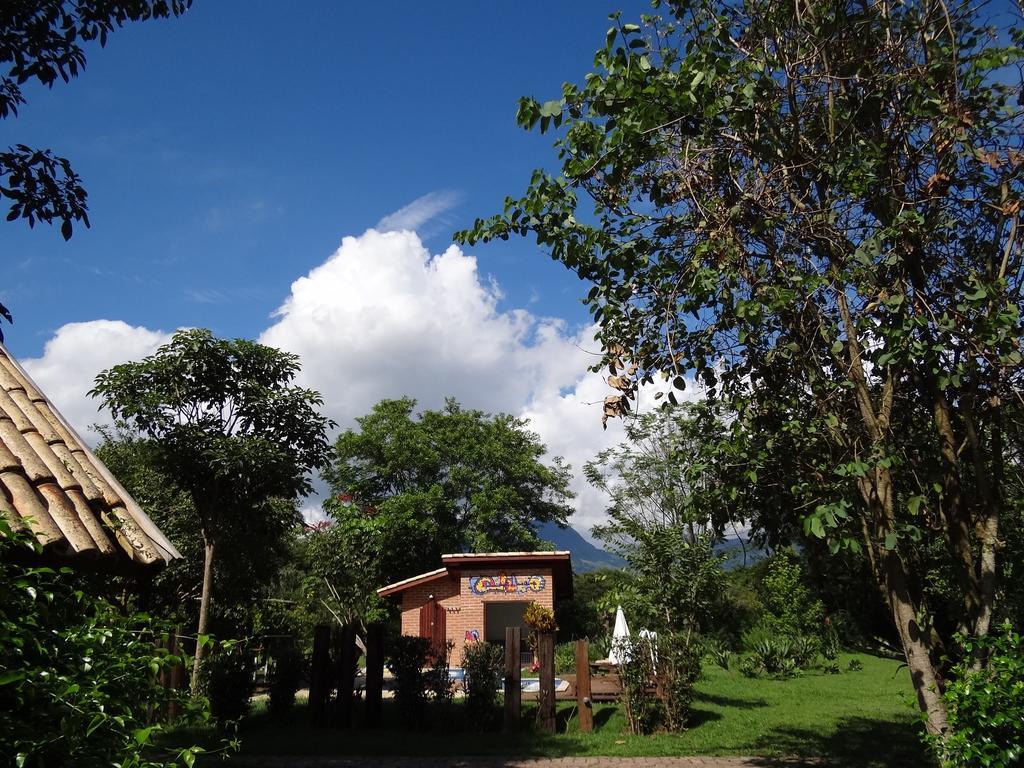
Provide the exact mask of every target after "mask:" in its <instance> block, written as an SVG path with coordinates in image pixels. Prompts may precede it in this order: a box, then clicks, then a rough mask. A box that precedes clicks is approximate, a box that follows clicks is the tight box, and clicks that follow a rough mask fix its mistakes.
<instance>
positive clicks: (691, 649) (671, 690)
mask: <svg viewBox="0 0 1024 768" xmlns="http://www.w3.org/2000/svg"><path fill="white" fill-rule="evenodd" d="M657 651H658V652H657V656H656V658H657V663H656V665H655V668H656V669H655V676H656V679H657V681H658V689H659V690H660V691H661V705H662V712H663V715H664V719H665V728H666V729H667V730H669V731H672V732H674V733H678V732H680V731H683V730H684V729H685V728H686V723H687V721H688V720H689V718H690V705H691V704H692V703H693V686H694V684H695V683H696V682H697V680H699V679H700V651H699V649H698V648H697V647H696V646H695V645H694V644H693V643H691V642H688V641H687V640H686V638H685V636H683V635H681V634H671V635H664V636H662V637H660V638H658V647H657Z"/></svg>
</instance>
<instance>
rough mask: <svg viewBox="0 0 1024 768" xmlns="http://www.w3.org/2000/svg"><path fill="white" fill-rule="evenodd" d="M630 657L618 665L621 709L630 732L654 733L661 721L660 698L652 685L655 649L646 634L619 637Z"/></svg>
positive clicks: (626, 654)
mask: <svg viewBox="0 0 1024 768" xmlns="http://www.w3.org/2000/svg"><path fill="white" fill-rule="evenodd" d="M616 645H617V646H618V647H619V648H621V649H622V653H623V655H624V656H625V657H626V659H628V661H627V662H626V663H625V664H620V665H619V666H618V670H617V671H618V674H619V682H620V684H621V686H622V709H623V712H624V714H625V716H626V723H627V725H628V726H629V732H630V733H633V734H640V733H651V732H653V731H654V730H655V728H656V727H657V724H658V717H659V712H658V702H657V700H656V699H655V698H654V696H653V695H651V693H650V691H649V688H650V685H651V683H652V682H653V681H654V663H653V655H654V649H653V648H652V647H651V643H650V641H649V640H648V639H647V638H643V637H627V638H622V639H619V640H616Z"/></svg>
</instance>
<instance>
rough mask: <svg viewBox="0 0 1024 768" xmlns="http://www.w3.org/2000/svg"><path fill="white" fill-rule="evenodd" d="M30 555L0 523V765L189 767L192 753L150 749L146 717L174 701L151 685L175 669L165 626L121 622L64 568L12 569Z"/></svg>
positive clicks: (198, 712) (197, 711)
mask: <svg viewBox="0 0 1024 768" xmlns="http://www.w3.org/2000/svg"><path fill="white" fill-rule="evenodd" d="M35 553H38V545H37V544H36V542H35V541H34V540H33V539H31V538H30V537H28V536H26V535H23V534H18V533H12V531H11V529H10V527H9V526H8V524H7V523H6V522H5V521H4V520H3V519H2V518H0V712H3V717H0V762H2V763H3V764H4V765H18V766H19V767H20V766H25V767H26V768H43V766H60V765H73V766H76V768H108V767H109V766H111V765H115V764H116V765H119V766H122V768H155V767H156V766H172V765H180V764H182V763H185V764H191V761H192V760H193V759H194V755H195V754H196V752H197V751H202V750H197V749H194V748H186V749H180V750H173V751H172V752H173V754H171V755H162V754H159V753H158V752H157V751H156V750H155V749H154V747H153V741H154V738H155V737H156V735H157V734H158V733H159V732H160V731H161V730H162V729H163V726H162V725H161V724H159V723H157V722H155V721H154V720H153V719H152V713H160V712H161V711H162V709H163V707H164V706H165V705H166V703H167V702H168V701H169V698H170V697H171V696H173V695H174V694H172V693H170V692H168V691H166V690H165V689H164V688H162V687H161V686H160V685H159V682H158V677H159V675H160V674H161V673H162V672H168V671H169V670H170V668H171V667H172V666H173V665H175V664H180V663H183V659H181V658H180V657H175V656H172V655H170V654H169V653H168V652H167V651H166V645H167V643H166V639H167V632H168V630H169V628H168V627H165V626H162V625H161V624H160V623H159V622H157V621H155V620H153V619H152V618H150V617H149V616H148V615H146V614H132V615H123V614H122V613H121V612H120V611H119V610H118V609H117V608H116V607H115V606H114V605H112V604H111V603H110V602H108V601H107V600H105V599H103V598H101V597H97V596H96V595H95V594H92V593H91V592H90V588H89V585H88V584H87V582H86V581H85V580H84V579H83V578H82V577H81V576H79V575H78V574H75V573H73V572H71V571H70V570H68V569H60V570H55V569H52V568H47V567H33V566H28V565H22V564H20V559H23V558H31V557H32V556H33V554H35ZM161 640H163V642H162V643H161V642H160V641H161ZM161 646H163V647H161ZM180 703H181V705H182V706H183V707H185V708H191V709H189V710H188V711H189V714H190V716H191V717H192V718H193V719H196V718H198V719H204V718H205V716H206V713H205V712H204V711H203V707H204V705H205V702H202V701H200V702H198V703H196V702H192V701H189V702H180Z"/></svg>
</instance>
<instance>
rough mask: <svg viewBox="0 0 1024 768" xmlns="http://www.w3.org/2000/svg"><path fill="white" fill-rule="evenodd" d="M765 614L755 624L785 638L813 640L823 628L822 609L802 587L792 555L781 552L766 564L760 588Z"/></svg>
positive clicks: (797, 564) (799, 573)
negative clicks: (766, 569) (766, 570)
mask: <svg viewBox="0 0 1024 768" xmlns="http://www.w3.org/2000/svg"><path fill="white" fill-rule="evenodd" d="M760 594H761V600H762V602H763V604H764V608H765V611H766V614H765V615H764V616H762V617H761V621H760V622H759V624H760V625H761V626H762V627H763V628H764V629H765V630H766V631H767V632H769V633H772V634H775V635H787V636H789V637H800V636H805V635H806V636H810V637H814V636H817V635H818V634H820V633H821V632H822V630H823V629H824V626H825V607H824V605H823V604H822V602H821V601H820V600H816V599H814V598H813V597H812V596H811V592H810V590H809V589H808V588H807V586H806V585H805V584H804V576H803V569H802V568H801V567H800V562H799V560H798V559H797V558H796V556H795V555H793V554H791V553H786V552H783V553H781V554H778V555H776V556H775V557H773V558H772V559H771V560H770V561H769V563H768V572H767V573H766V574H765V576H764V579H763V580H762V581H761V585H760Z"/></svg>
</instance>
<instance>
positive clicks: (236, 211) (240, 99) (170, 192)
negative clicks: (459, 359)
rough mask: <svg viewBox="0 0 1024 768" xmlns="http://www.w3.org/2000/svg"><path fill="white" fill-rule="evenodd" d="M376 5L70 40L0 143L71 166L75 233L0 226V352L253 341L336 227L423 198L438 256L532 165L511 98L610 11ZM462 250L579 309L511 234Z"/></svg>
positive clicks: (545, 303)
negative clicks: (208, 333) (148, 334)
mask: <svg viewBox="0 0 1024 768" xmlns="http://www.w3.org/2000/svg"><path fill="white" fill-rule="evenodd" d="M371 5H373V6H374V7H371ZM387 7H388V8H389V9H391V10H390V11H389V12H386V13H385V12H381V11H380V10H377V9H378V8H380V6H376V5H375V4H368V3H363V4H356V3H343V2H311V1H306V2H301V3H297V4H295V5H294V6H293V5H288V6H287V10H286V11H285V12H283V9H285V8H286V6H285V5H283V4H281V3H271V2H252V3H249V2H239V1H237V0H233V1H226V0H217V1H216V2H213V1H212V0H196V2H195V5H194V8H193V9H192V11H190V12H189V13H188V14H187V16H186V17H184V18H181V19H177V20H169V21H158V22H149V23H142V24H133V25H129V26H127V27H125V28H124V29H122V30H120V31H118V32H116V33H115V34H114V35H112V36H111V38H110V41H109V43H108V46H107V48H106V49H103V50H100V49H90V50H89V62H88V66H87V68H86V70H85V73H84V74H83V75H82V76H81V77H79V78H78V79H77V80H75V81H72V82H71V83H70V84H69V85H63V84H59V85H57V86H56V87H54V88H53V89H52V90H47V89H45V88H36V89H32V90H30V91H29V93H28V96H29V104H28V106H27V107H25V108H24V109H23V110H22V114H21V116H20V117H19V118H17V119H14V120H7V121H5V122H4V123H3V124H0V130H2V132H3V134H4V136H3V141H4V142H6V143H13V142H15V141H24V142H27V143H30V144H33V145H40V146H49V147H53V148H54V149H55V151H57V152H58V153H60V154H63V155H65V156H67V157H69V158H70V159H72V161H73V162H74V163H75V165H76V167H77V169H78V170H79V172H80V173H81V175H82V176H83V178H84V180H85V182H86V185H87V189H88V190H89V195H90V197H89V202H90V208H91V218H92V221H93V228H92V229H91V230H84V229H81V230H80V231H78V232H77V233H76V235H75V237H74V238H73V240H72V241H71V242H70V243H67V244H65V243H64V242H63V241H62V240H61V238H60V236H59V234H58V233H57V232H56V231H46V230H45V229H44V230H42V231H40V230H38V229H37V230H36V231H29V230H28V229H27V228H26V227H23V226H11V225H8V226H4V227H0V243H2V247H3V249H4V251H5V252H6V254H7V256H6V258H5V259H4V267H3V268H4V271H5V276H4V281H3V283H4V285H3V295H4V297H5V299H6V300H7V302H8V303H9V305H10V306H11V308H12V309H13V310H14V312H15V315H16V319H15V323H16V324H15V326H14V327H13V328H10V329H8V332H7V337H8V344H9V346H10V347H11V349H12V350H13V351H14V352H15V353H16V354H19V355H34V354H37V353H38V352H39V351H40V350H41V349H42V345H43V343H44V342H45V340H46V339H47V338H48V337H49V336H50V335H51V334H52V332H53V331H54V330H55V329H56V328H58V327H59V326H60V325H62V324H63V323H65V322H68V321H73V320H85V319H91V318H93V317H96V316H114V315H116V316H117V317H119V318H120V319H123V320H125V321H126V322H129V323H131V324H145V325H148V326H150V327H159V328H170V327H174V326H179V325H198V326H208V327H211V328H213V329H214V330H215V331H216V332H218V333H220V334H224V335H230V336H235V335H240V336H246V335H254V334H255V333H256V332H258V330H259V329H260V328H261V327H262V325H263V324H265V322H266V318H267V316H268V315H269V314H270V313H271V312H272V311H273V310H274V309H275V308H276V307H277V306H278V304H279V303H280V301H281V300H282V298H283V297H284V296H285V295H286V293H287V288H288V285H289V284H290V282H291V281H292V280H293V279H295V278H296V277H297V276H299V275H301V274H303V273H304V272H306V271H307V270H308V269H309V268H311V267H313V266H315V265H316V264H318V263H320V262H321V261H322V260H323V259H324V258H325V257H326V256H327V255H328V254H329V253H330V252H331V251H333V250H334V248H335V247H336V246H337V244H338V242H339V240H340V238H341V236H342V235H345V234H358V233H361V232H362V231H364V230H365V229H367V228H368V227H370V226H373V225H374V224H375V223H376V222H378V221H379V220H380V219H381V218H382V217H384V216H386V215H387V214H389V213H390V212H393V211H395V210H397V209H400V208H402V207H403V206H406V205H408V204H409V203H411V202H412V201H413V200H415V199H416V198H419V197H421V196H423V195H427V194H430V193H444V196H445V199H447V200H448V201H449V202H450V203H451V207H450V209H448V210H445V211H443V212H441V213H440V215H439V216H438V217H437V218H436V219H435V220H432V221H430V222H429V223H427V224H426V225H425V226H424V227H423V228H422V229H421V231H420V234H421V236H422V237H423V239H424V241H425V242H427V243H428V244H429V245H431V246H436V247H441V246H443V245H444V244H446V243H447V242H449V241H450V240H449V238H450V234H451V232H452V231H454V230H455V229H457V228H460V227H464V226H466V225H468V224H469V223H471V222H472V220H473V218H474V216H476V215H483V214H487V213H491V212H495V211H497V210H498V209H499V208H500V205H501V201H502V199H503V197H504V196H505V195H506V194H512V193H517V192H519V191H521V190H523V189H525V186H526V181H527V179H528V178H529V173H530V171H531V169H532V168H534V167H537V166H539V165H542V164H550V163H551V162H553V152H552V151H551V149H550V140H549V139H548V138H547V137H541V136H539V135H536V134H528V133H526V132H524V131H522V130H520V129H518V128H517V127H516V125H515V121H514V115H515V109H516V102H517V99H518V97H519V96H521V95H527V94H530V95H536V96H537V97H539V98H543V97H555V96H557V94H558V91H559V86H560V84H561V82H562V81H563V80H566V79H573V80H580V79H581V78H582V76H583V74H584V73H585V72H586V71H588V69H589V67H588V65H589V63H590V61H591V59H592V55H593V51H594V50H595V49H596V48H597V47H598V46H599V45H600V44H601V43H602V42H603V33H604V31H605V29H607V27H608V20H607V13H608V11H609V10H611V9H613V8H614V7H615V4H614V3H607V2H602V1H601V0H586V2H517V3H515V4H513V3H505V4H492V3H479V2H447V3H442V4H433V3H431V4H427V3H412V2H404V3H401V2H400V3H397V4H391V5H389V6H387ZM644 7H645V4H643V3H638V4H636V8H637V13H639V12H641V11H642V10H643V9H644ZM473 252H474V253H475V254H476V255H477V256H478V258H479V259H480V265H481V270H482V271H483V272H485V273H487V274H489V275H493V276H494V277H495V278H496V279H497V280H498V281H499V282H500V284H501V287H502V289H503V291H504V293H505V300H504V301H505V303H506V304H507V306H519V305H525V304H529V303H531V302H532V303H533V305H535V306H534V309H535V310H536V311H537V312H540V313H544V314H557V315H559V316H563V317H566V318H567V319H570V320H571V321H573V322H579V321H583V320H584V319H585V313H584V312H583V310H582V308H581V307H580V306H579V303H578V301H577V299H578V297H580V296H581V295H582V293H583V288H582V286H581V285H580V284H579V283H578V282H577V281H576V280H575V278H574V277H573V276H572V275H570V274H569V273H567V272H566V271H565V270H564V269H563V268H562V267H561V266H560V265H557V264H555V263H553V262H551V261H550V259H548V258H547V257H546V256H544V255H543V254H539V253H537V251H536V248H535V247H533V245H532V244H531V243H529V242H526V241H521V242H514V243H510V244H507V245H506V244H498V245H494V246H486V247H479V248H475V249H474V250H473Z"/></svg>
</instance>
